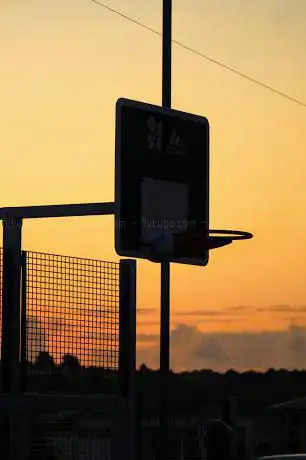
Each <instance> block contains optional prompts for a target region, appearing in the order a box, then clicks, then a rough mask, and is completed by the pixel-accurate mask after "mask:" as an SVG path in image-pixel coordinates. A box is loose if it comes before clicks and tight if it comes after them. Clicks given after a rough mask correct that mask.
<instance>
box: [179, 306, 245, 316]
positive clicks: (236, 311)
mask: <svg viewBox="0 0 306 460" xmlns="http://www.w3.org/2000/svg"><path fill="white" fill-rule="evenodd" d="M242 308H243V307H232V308H224V309H219V310H217V309H202V310H182V311H178V312H175V313H174V316H198V317H200V316H231V315H233V316H237V315H240V314H241V311H242Z"/></svg>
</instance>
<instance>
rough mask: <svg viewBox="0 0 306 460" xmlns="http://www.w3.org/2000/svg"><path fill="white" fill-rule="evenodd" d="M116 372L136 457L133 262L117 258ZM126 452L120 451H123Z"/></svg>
mask: <svg viewBox="0 0 306 460" xmlns="http://www.w3.org/2000/svg"><path fill="white" fill-rule="evenodd" d="M119 286H120V296H119V297H120V319H119V375H120V381H121V394H122V396H123V397H124V398H125V400H126V402H127V409H128V420H129V426H128V429H127V430H126V434H127V443H128V446H127V447H126V448H127V449H128V452H129V458H130V459H132V460H134V459H136V455H137V452H136V450H137V449H136V443H137V439H136V438H137V433H136V411H135V409H136V261H135V260H121V261H120V284H119ZM125 453H126V452H123V454H125Z"/></svg>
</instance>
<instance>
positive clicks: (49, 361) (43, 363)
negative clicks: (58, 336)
mask: <svg viewBox="0 0 306 460" xmlns="http://www.w3.org/2000/svg"><path fill="white" fill-rule="evenodd" d="M54 366H55V364H54V360H53V358H52V356H51V355H50V354H49V353H48V352H47V351H41V352H40V353H39V355H38V357H37V359H36V362H35V368H36V369H38V370H39V371H42V372H46V373H51V372H52V370H53V368H54Z"/></svg>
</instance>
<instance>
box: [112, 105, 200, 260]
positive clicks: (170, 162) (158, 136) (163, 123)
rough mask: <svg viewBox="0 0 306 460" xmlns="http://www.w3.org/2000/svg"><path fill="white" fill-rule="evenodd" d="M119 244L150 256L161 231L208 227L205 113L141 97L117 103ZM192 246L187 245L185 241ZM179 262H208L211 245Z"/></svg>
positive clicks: (124, 251) (131, 253) (121, 249)
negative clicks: (203, 115) (171, 107)
mask: <svg viewBox="0 0 306 460" xmlns="http://www.w3.org/2000/svg"><path fill="white" fill-rule="evenodd" d="M115 175H116V180H115V183H116V187H115V248H116V252H117V253H118V254H119V255H120V256H126V257H137V258H147V253H146V250H145V248H146V247H147V246H148V245H150V244H151V243H152V241H154V240H156V239H157V238H159V237H160V236H161V235H169V234H174V233H177V232H182V231H186V232H187V231H188V230H189V229H190V228H197V227H200V226H201V228H203V226H204V228H206V229H207V230H208V229H209V124H208V121H207V119H206V118H205V117H200V116H198V115H192V114H188V113H184V112H180V111H177V110H172V109H168V108H164V107H159V106H156V105H151V104H146V103H143V102H137V101H132V100H128V99H119V100H118V101H117V105H116V173H115ZM187 246H188V245H187ZM171 261H172V262H176V263H185V264H191V265H206V264H207V262H208V251H205V252H203V251H199V254H198V255H197V257H195V256H194V253H193V255H192V256H189V255H188V250H187V251H186V249H185V251H184V253H182V254H177V255H176V257H175V259H173V260H171Z"/></svg>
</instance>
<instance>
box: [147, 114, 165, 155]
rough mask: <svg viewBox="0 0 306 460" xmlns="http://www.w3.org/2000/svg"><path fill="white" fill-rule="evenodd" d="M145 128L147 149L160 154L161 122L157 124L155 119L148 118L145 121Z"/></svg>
mask: <svg viewBox="0 0 306 460" xmlns="http://www.w3.org/2000/svg"><path fill="white" fill-rule="evenodd" d="M147 126H148V128H149V134H148V149H149V150H155V149H157V150H158V151H159V152H162V140H163V139H162V135H163V133H162V129H163V127H162V122H161V121H160V122H157V121H156V120H155V118H153V117H150V118H149V119H148V121H147Z"/></svg>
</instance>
